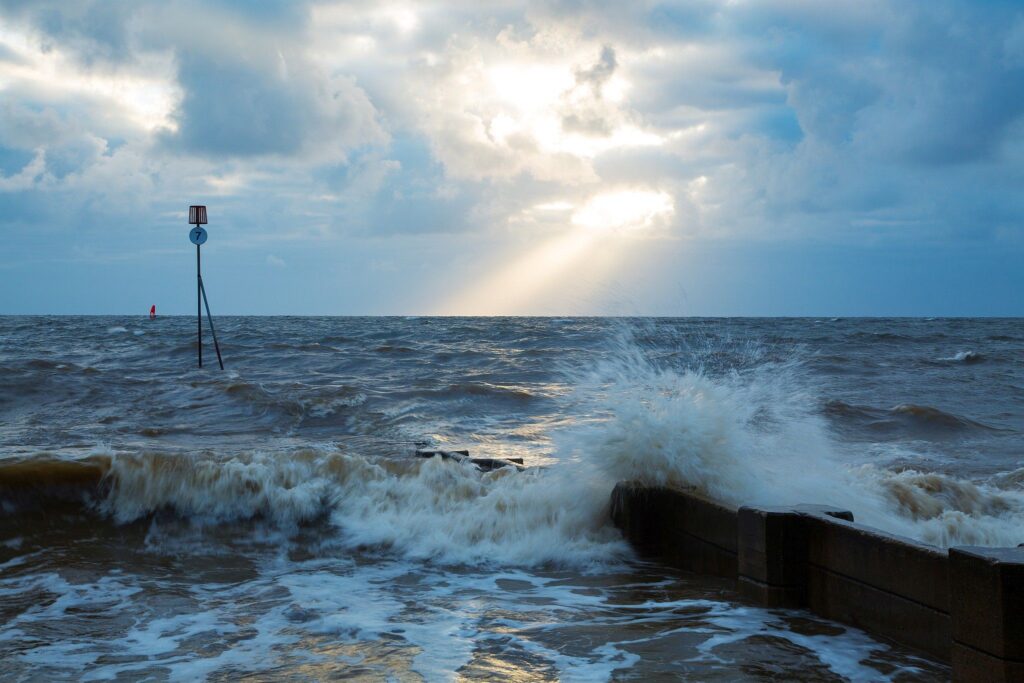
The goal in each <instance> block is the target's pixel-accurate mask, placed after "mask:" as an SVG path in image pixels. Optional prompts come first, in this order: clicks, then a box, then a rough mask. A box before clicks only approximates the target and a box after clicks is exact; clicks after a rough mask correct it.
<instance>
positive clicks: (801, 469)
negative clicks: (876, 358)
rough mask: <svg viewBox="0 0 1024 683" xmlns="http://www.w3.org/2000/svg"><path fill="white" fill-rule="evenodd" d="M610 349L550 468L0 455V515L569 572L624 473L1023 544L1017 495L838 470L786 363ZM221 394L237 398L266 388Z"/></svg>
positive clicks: (604, 556) (910, 416)
mask: <svg viewBox="0 0 1024 683" xmlns="http://www.w3.org/2000/svg"><path fill="white" fill-rule="evenodd" d="M609 351H610V353H609V356H608V358H607V360H605V361H603V362H601V363H599V364H598V365H597V366H596V367H594V368H592V369H591V370H589V371H587V372H585V373H581V374H579V375H577V376H575V377H573V378H572V379H573V381H574V383H575V385H576V389H575V394H574V396H573V397H571V398H572V400H573V401H577V402H579V403H581V404H584V405H585V406H586V407H587V408H588V410H587V412H588V414H592V415H594V416H595V417H594V418H593V419H591V420H588V421H587V422H586V423H584V424H576V425H575V426H573V427H570V428H567V429H564V430H562V431H559V432H556V433H555V434H553V435H552V436H553V439H554V448H555V452H554V455H553V460H554V463H553V464H552V465H551V466H550V467H548V468H546V469H538V468H534V469H530V470H527V471H524V472H517V471H514V470H512V469H510V468H506V469H501V470H496V471H493V472H486V473H485V472H480V471H478V470H477V469H476V468H475V467H473V466H472V465H470V464H459V463H456V462H452V461H443V460H441V459H438V458H434V459H429V460H419V459H415V458H409V459H384V458H371V457H366V456H364V455H360V454H358V453H348V452H339V451H333V450H324V449H304V450H294V451H287V452H267V453H263V452H253V453H246V454H235V455H230V456H228V455H217V454H195V455H178V454H171V453H156V452H140V453H110V452H108V453H101V454H98V455H96V456H94V457H92V458H89V459H86V460H82V461H70V462H69V461H66V460H61V459H58V458H53V457H50V458H37V459H35V460H33V461H26V462H17V463H7V464H4V465H2V466H0V498H2V499H3V500H4V501H5V503H4V504H5V509H8V510H15V509H17V505H18V504H19V503H25V504H32V501H36V504H38V501H39V500H42V499H44V498H46V497H47V496H50V497H53V498H61V499H68V500H70V499H77V500H78V501H79V502H80V504H81V506H82V510H83V511H88V512H90V513H92V514H99V515H101V516H103V517H105V518H107V519H110V520H112V521H114V522H116V523H119V524H126V523H131V522H138V521H140V520H145V519H147V518H150V517H153V516H158V515H171V516H174V517H177V518H181V519H184V520H188V522H189V523H190V524H192V525H195V526H197V527H200V528H202V527H204V526H206V525H225V524H233V523H238V522H243V521H249V520H260V521H263V522H266V523H269V524H273V525H275V526H277V527H280V528H282V529H286V530H294V529H299V528H301V527H304V526H309V525H315V526H316V527H317V528H320V529H324V530H325V532H328V533H330V534H332V539H333V540H334V541H336V542H337V543H340V544H341V545H342V546H344V547H349V548H353V549H357V548H381V549H385V550H387V551H389V552H395V553H399V554H401V555H403V556H408V557H414V558H421V559H431V560H436V561H440V562H451V563H459V564H489V563H499V564H503V565H543V564H555V565H572V566H580V565H586V564H589V563H593V562H603V561H614V560H616V559H618V558H621V557H623V556H625V555H626V554H627V553H628V552H629V551H628V548H627V546H626V544H625V543H624V542H623V540H622V539H621V536H620V535H619V533H618V532H617V531H616V530H615V529H614V528H613V527H612V526H611V524H610V521H609V517H608V505H609V494H610V492H611V490H612V487H613V486H614V484H615V483H616V482H617V481H621V480H626V479H633V480H640V481H642V482H645V483H648V484H657V485H666V484H668V485H675V486H684V487H690V488H693V489H697V490H699V491H701V492H704V493H706V494H708V495H711V496H713V497H715V498H718V499H720V500H723V501H725V502H728V503H732V504H736V505H743V504H746V505H758V504H762V505H793V504H798V503H828V504H830V505H837V506H842V507H845V508H848V509H850V510H852V511H853V512H854V514H855V516H856V518H857V520H858V521H859V522H862V523H866V524H869V525H872V526H876V527H879V528H882V529H885V530H887V531H890V532H893V533H898V534H903V535H906V536H911V537H915V538H918V539H920V540H924V541H926V542H930V543H935V544H938V545H950V544H957V543H967V544H977V545H1016V544H1017V543H1019V542H1021V541H1024V491H1021V490H1019V487H1014V488H1001V487H999V483H998V482H992V483H989V484H985V483H978V482H968V481H964V480H961V479H956V478H954V477H949V476H945V475H941V474H935V473H925V472H914V471H909V470H908V471H891V470H887V469H883V468H876V467H870V466H862V467H850V466H848V465H846V464H844V463H843V462H842V458H841V457H840V456H839V454H838V452H837V449H836V446H835V445H834V443H833V441H832V438H831V434H830V431H829V422H828V419H827V417H826V415H823V414H821V412H820V411H818V410H816V406H819V405H820V402H819V399H818V397H817V395H816V392H815V389H814V386H813V385H812V384H810V383H809V379H808V377H807V376H806V375H805V374H804V373H803V369H802V366H801V365H800V364H799V363H798V362H795V361H786V362H774V361H772V362H766V363H761V364H760V365H749V366H745V367H744V369H743V370H742V371H731V372H724V373H722V374H720V375H715V376H713V375H710V374H708V373H706V372H703V371H700V370H679V369H676V368H671V367H665V366H664V364H656V363H653V362H652V361H651V360H650V359H649V358H647V357H646V356H645V355H644V352H643V350H642V349H640V348H638V347H637V346H636V345H634V344H632V343H631V342H629V341H620V342H615V343H613V344H611V348H610V349H609ZM230 386H234V387H236V388H234V389H229V390H230V391H233V392H235V393H236V394H238V395H242V396H245V397H247V398H246V400H256V401H257V402H258V401H262V400H264V395H265V394H266V393H267V392H266V391H265V390H262V389H261V388H260V387H259V386H258V385H253V384H244V383H238V382H236V383H235V384H233V385H229V387H230ZM472 386H474V387H477V386H478V385H472ZM307 389H308V388H307ZM449 389H450V388H449ZM475 390H476V389H472V390H470V391H475ZM484 390H485V391H490V390H491V387H490V386H489V385H485V389H484ZM500 390H501V391H504V390H505V388H500ZM455 391H456V392H465V391H467V388H466V387H456V389H455ZM468 395H472V394H471V393H470V394H468ZM253 396H254V397H255V398H254V399H253V398H251V397H253ZM268 400H277V398H275V397H273V396H270V398H269V399H268ZM833 410H834V411H836V412H838V413H840V414H848V415H853V416H854V417H855V418H857V419H861V418H864V419H868V420H871V419H875V416H877V415H878V414H879V412H881V413H882V414H883V415H885V416H886V419H899V420H910V421H914V422H921V423H924V424H928V425H939V426H940V427H941V428H943V429H946V428H954V429H965V428H975V427H974V425H977V423H973V422H971V421H969V420H966V419H965V418H960V417H958V416H955V415H950V414H948V413H943V412H942V411H940V410H937V409H935V408H930V407H927V406H916V405H904V406H897V407H895V408H893V409H892V410H890V411H879V410H878V409H874V408H864V407H857V406H848V405H846V404H838V403H836V404H833ZM484 455H486V454H484Z"/></svg>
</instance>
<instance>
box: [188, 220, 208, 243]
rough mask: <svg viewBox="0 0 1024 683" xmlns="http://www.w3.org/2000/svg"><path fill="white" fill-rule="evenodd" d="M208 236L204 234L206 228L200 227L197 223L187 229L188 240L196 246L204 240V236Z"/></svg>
mask: <svg viewBox="0 0 1024 683" xmlns="http://www.w3.org/2000/svg"><path fill="white" fill-rule="evenodd" d="M208 236H209V235H207V234H206V228H201V227H199V226H198V225H197V226H196V227H194V228H192V229H191V230H189V231H188V241H189V242H191V243H192V244H194V245H196V246H199V245H200V244H203V243H204V242H206V238H207V237H208Z"/></svg>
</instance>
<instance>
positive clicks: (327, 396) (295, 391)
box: [224, 378, 366, 418]
mask: <svg viewBox="0 0 1024 683" xmlns="http://www.w3.org/2000/svg"><path fill="white" fill-rule="evenodd" d="M224 392H225V393H226V394H227V395H228V396H230V397H231V398H233V399H236V400H239V401H241V402H242V403H245V404H248V405H249V406H251V407H253V408H255V409H257V410H274V411H280V412H282V413H284V414H286V415H290V416H293V417H298V418H303V417H312V418H324V417H328V416H330V415H333V414H334V413H336V412H338V411H339V410H342V409H344V408H351V407H354V406H358V405H361V404H363V403H364V402H365V401H366V394H365V392H363V391H362V390H360V389H358V388H357V387H353V386H349V385H343V384H327V385H307V384H303V383H301V382H287V383H280V384H272V385H265V384H262V383H259V382H249V381H246V380H241V379H237V378H236V379H235V380H234V381H231V382H230V383H228V384H226V385H225V386H224Z"/></svg>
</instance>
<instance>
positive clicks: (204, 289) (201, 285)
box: [199, 275, 224, 370]
mask: <svg viewBox="0 0 1024 683" xmlns="http://www.w3.org/2000/svg"><path fill="white" fill-rule="evenodd" d="M199 291H201V292H202V293H203V303H204V304H206V319H207V320H209V321H210V333H211V334H213V348H214V349H216V351H217V362H218V363H220V369H221V370H223V369H224V360H223V359H222V358H221V357H220V344H218V343H217V330H216V329H214V327H213V316H212V315H211V314H210V302H209V300H207V298H206V287H204V286H203V277H202V276H201V275H200V276H199Z"/></svg>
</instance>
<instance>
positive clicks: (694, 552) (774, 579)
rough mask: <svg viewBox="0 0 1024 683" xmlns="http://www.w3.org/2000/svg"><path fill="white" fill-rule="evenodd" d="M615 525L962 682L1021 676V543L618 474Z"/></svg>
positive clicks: (655, 552) (672, 559)
mask: <svg viewBox="0 0 1024 683" xmlns="http://www.w3.org/2000/svg"><path fill="white" fill-rule="evenodd" d="M611 514H612V519H613V521H614V522H615V525H616V526H617V527H618V528H619V529H620V530H621V531H622V532H623V534H624V535H625V536H626V538H627V539H628V540H629V541H630V542H631V543H632V544H633V545H634V547H635V548H636V549H637V550H638V552H640V553H641V554H644V555H647V556H651V557H656V558H659V559H660V560H661V561H662V562H664V563H666V564H668V565H670V566H673V567H676V568H679V569H683V570H687V571H692V572H697V573H703V574H712V575H715V576H721V577H728V578H734V579H736V582H737V589H738V591H739V592H740V594H741V595H742V596H744V597H745V598H747V599H749V600H752V601H754V602H757V603H759V604H763V605H766V606H771V607H796V608H804V609H808V610H810V611H811V612H813V613H815V614H818V615H820V616H822V617H825V618H828V619H833V620H835V621H839V622H843V623H846V624H850V625H852V626H856V627H858V628H862V629H864V630H865V631H868V632H871V633H874V634H876V635H879V636H882V637H884V638H887V639H890V640H893V641H895V642H898V643H900V644H902V645H906V646H909V647H911V648H913V649H917V650H919V651H921V652H923V653H926V654H927V655H930V656H931V657H934V658H936V659H938V660H941V661H945V662H948V663H949V664H950V665H951V666H952V670H953V680H954V681H963V682H970V683H973V682H975V681H978V682H982V681H984V682H986V683H998V682H1002V681H1006V682H1009V681H1024V548H982V547H955V548H950V549H949V550H945V549H942V548H938V547H935V546H931V545H927V544H924V543H920V542H918V541H914V540H912V539H908V538H903V537H900V536H895V535H893V534H889V533H886V532H884V531H880V530H878V529H874V528H871V527H868V526H864V525H862V524H858V523H857V522H855V521H854V518H853V514H852V513H851V512H850V511H848V510H842V509H838V508H833V507H829V506H825V505H794V506H792V507H753V506H750V507H747V506H741V507H734V506H730V505H726V504H723V503H721V502H718V501H714V500H711V499H709V498H706V497H704V496H702V495H700V494H698V493H695V492H693V491H690V490H686V489H681V488H674V487H665V486H645V485H643V484H640V483H637V482H620V483H619V484H618V485H617V486H616V487H615V489H614V491H613V492H612V501H611Z"/></svg>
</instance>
